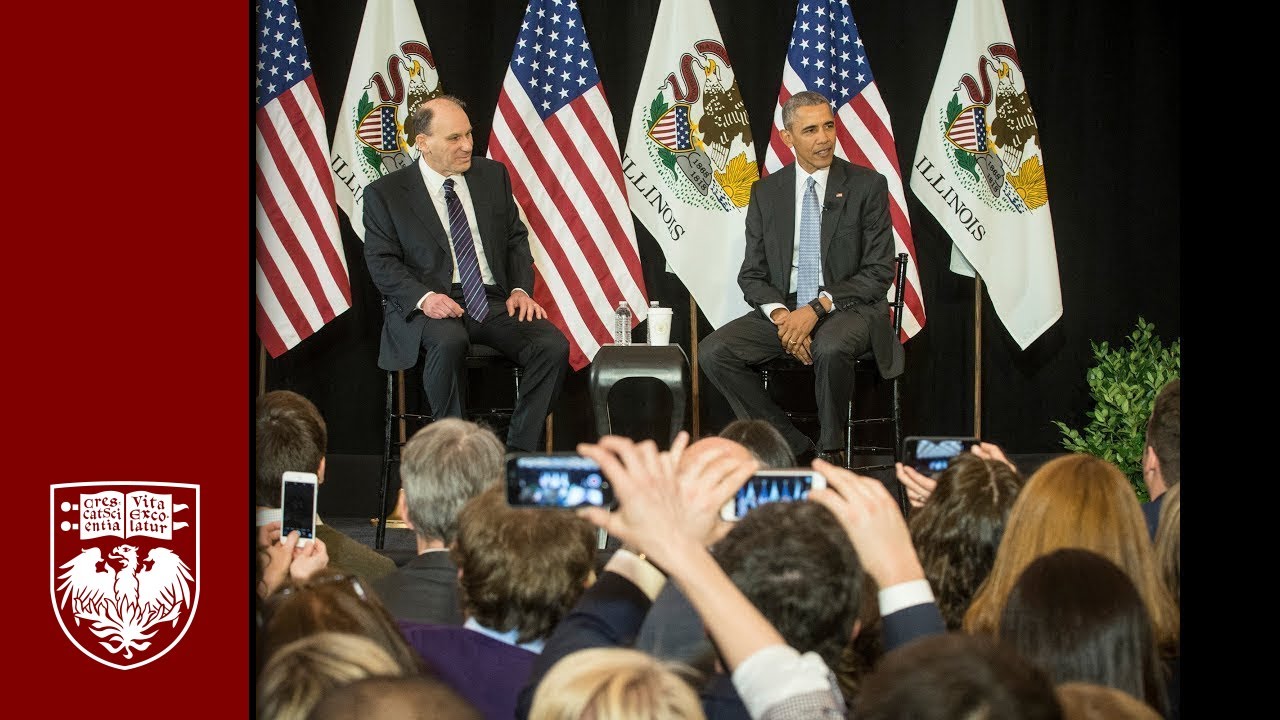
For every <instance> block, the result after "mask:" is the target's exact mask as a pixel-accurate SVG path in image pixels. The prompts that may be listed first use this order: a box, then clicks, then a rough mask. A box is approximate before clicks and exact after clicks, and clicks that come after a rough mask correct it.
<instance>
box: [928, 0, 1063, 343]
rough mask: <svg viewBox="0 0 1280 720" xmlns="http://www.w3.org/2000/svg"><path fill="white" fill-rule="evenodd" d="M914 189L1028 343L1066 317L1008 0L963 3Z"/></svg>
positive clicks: (932, 103) (1018, 337) (932, 99)
mask: <svg viewBox="0 0 1280 720" xmlns="http://www.w3.org/2000/svg"><path fill="white" fill-rule="evenodd" d="M911 191H912V192H914V193H915V194H916V197H918V198H920V202H921V203H923V204H924V206H925V207H926V208H928V210H929V212H931V213H933V216H934V217H935V218H937V219H938V222H939V223H940V224H941V225H942V227H943V229H944V230H946V231H947V234H948V235H949V236H950V237H951V240H952V242H954V243H955V247H954V250H956V251H959V253H960V254H961V255H963V259H964V260H965V261H967V263H968V265H970V266H972V267H973V269H974V270H976V271H977V272H978V274H979V275H981V276H982V279H983V281H984V282H985V283H986V285H987V292H988V293H990V295H991V302H992V304H993V305H994V306H995V309H996V314H997V315H998V316H999V317H1000V321H1001V322H1002V323H1004V326H1005V328H1006V329H1007V330H1008V331H1009V334H1010V335H1012V336H1013V339H1014V340H1015V341H1017V343H1018V346H1019V347H1021V348H1022V349H1024V350H1025V349H1026V348H1027V346H1028V345H1030V344H1031V343H1032V342H1033V341H1034V340H1035V339H1036V338H1038V337H1040V334H1041V333H1043V332H1044V331H1045V330H1047V329H1048V328H1049V326H1051V325H1053V324H1054V323H1055V322H1057V320H1058V318H1060V317H1062V291H1061V290H1060V288H1059V284H1058V256H1057V251H1056V249H1055V247H1054V242H1053V222H1052V219H1051V218H1050V216H1049V190H1048V187H1047V185H1046V184H1045V171H1044V152H1043V149H1042V148H1041V145H1040V132H1039V130H1038V129H1037V128H1036V117H1035V114H1034V113H1033V112H1032V111H1031V100H1030V98H1029V97H1028V95H1027V87H1026V82H1025V79H1024V77H1023V74H1022V66H1021V63H1020V61H1019V60H1018V51H1017V50H1016V49H1015V48H1014V46H1013V36H1012V35H1011V34H1010V32H1009V20H1008V19H1007V18H1006V17H1005V13H1004V3H1003V2H1002V1H1001V0H959V2H958V3H957V5H956V13H955V17H954V18H952V20H951V32H950V34H949V35H948V36H947V46H946V49H945V50H944V51H943V53H942V64H941V65H940V66H939V68H938V76H937V79H936V80H934V84H933V93H932V94H931V95H930V96H929V103H928V105H926V106H925V110H924V120H923V121H922V122H921V124H920V141H919V144H918V145H917V146H916V159H915V163H914V167H913V168H912V174H911ZM954 260H955V257H954V251H953V269H955V262H954Z"/></svg>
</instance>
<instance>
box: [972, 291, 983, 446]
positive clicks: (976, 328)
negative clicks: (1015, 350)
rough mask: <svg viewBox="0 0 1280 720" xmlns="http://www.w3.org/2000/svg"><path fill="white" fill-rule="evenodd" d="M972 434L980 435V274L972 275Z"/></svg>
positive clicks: (977, 436) (978, 436) (979, 436)
mask: <svg viewBox="0 0 1280 720" xmlns="http://www.w3.org/2000/svg"><path fill="white" fill-rule="evenodd" d="M973 280H974V282H973V436H974V437H976V438H981V437H982V276H981V275H978V274H976V273H975V274H974V276H973Z"/></svg>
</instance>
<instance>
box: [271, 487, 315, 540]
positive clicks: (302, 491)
mask: <svg viewBox="0 0 1280 720" xmlns="http://www.w3.org/2000/svg"><path fill="white" fill-rule="evenodd" d="M316 487H317V486H316V484H315V483H314V482H300V481H296V480H288V479H286V480H285V481H284V493H283V498H282V500H283V502H282V503H281V513H280V536H281V537H287V536H288V535H289V533H291V532H293V531H294V530H297V531H298V537H299V538H302V539H308V540H309V539H312V538H314V537H315V532H316V530H315V528H316V525H315V517H316Z"/></svg>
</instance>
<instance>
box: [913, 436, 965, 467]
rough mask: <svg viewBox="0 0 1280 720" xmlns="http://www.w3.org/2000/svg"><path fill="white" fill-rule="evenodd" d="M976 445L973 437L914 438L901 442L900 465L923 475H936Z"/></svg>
mask: <svg viewBox="0 0 1280 720" xmlns="http://www.w3.org/2000/svg"><path fill="white" fill-rule="evenodd" d="M977 444H978V438H974V437H916V436H912V437H909V438H907V439H905V440H903V441H902V464H903V465H910V466H911V467H913V468H915V469H916V471H917V472H919V473H921V474H923V475H937V474H938V473H940V472H942V471H943V470H946V469H947V466H948V465H950V464H951V458H953V457H955V456H957V455H959V454H960V453H966V452H969V448H971V447H973V446H974V445H977Z"/></svg>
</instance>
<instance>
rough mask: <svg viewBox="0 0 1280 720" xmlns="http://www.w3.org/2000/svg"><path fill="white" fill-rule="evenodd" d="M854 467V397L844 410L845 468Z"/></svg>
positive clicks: (850, 398)
mask: <svg viewBox="0 0 1280 720" xmlns="http://www.w3.org/2000/svg"><path fill="white" fill-rule="evenodd" d="M852 467H853V397H852V396H850V397H849V403H848V404H847V405H845V410H844V469H845V470H848V469H850V468H852Z"/></svg>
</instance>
